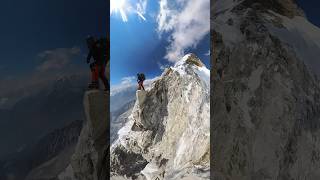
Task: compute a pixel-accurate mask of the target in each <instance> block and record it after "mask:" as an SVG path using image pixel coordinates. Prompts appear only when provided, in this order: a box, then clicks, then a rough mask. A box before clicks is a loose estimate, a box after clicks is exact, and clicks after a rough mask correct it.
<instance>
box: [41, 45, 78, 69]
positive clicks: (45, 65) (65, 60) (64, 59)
mask: <svg viewBox="0 0 320 180" xmlns="http://www.w3.org/2000/svg"><path fill="white" fill-rule="evenodd" d="M79 54H80V48H78V47H72V48H58V49H52V50H46V51H43V52H41V53H39V54H38V58H40V60H41V64H40V65H38V66H37V68H36V69H37V70H39V71H48V70H58V69H61V68H64V67H65V66H67V65H68V64H69V63H70V62H71V61H72V60H73V58H74V57H75V56H77V55H79Z"/></svg>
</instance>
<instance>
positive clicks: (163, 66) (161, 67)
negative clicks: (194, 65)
mask: <svg viewBox="0 0 320 180" xmlns="http://www.w3.org/2000/svg"><path fill="white" fill-rule="evenodd" d="M157 64H158V66H159V68H160V70H162V71H163V70H165V69H166V68H168V67H170V65H169V64H162V63H160V62H158V63H157Z"/></svg>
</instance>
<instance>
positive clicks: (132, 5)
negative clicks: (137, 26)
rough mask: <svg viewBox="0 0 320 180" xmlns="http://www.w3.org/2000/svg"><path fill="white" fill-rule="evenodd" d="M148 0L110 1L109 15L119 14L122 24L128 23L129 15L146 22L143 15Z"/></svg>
mask: <svg viewBox="0 0 320 180" xmlns="http://www.w3.org/2000/svg"><path fill="white" fill-rule="evenodd" d="M147 3H148V0H111V1H110V15H116V14H120V16H121V18H122V21H123V22H128V16H129V15H130V14H136V15H138V17H140V18H141V19H142V20H144V21H146V18H145V14H146V9H147Z"/></svg>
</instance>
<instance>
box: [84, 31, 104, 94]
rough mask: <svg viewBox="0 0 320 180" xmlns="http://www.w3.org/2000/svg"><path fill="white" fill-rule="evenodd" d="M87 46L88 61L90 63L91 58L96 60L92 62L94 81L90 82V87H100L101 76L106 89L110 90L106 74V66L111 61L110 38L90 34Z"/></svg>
mask: <svg viewBox="0 0 320 180" xmlns="http://www.w3.org/2000/svg"><path fill="white" fill-rule="evenodd" d="M87 46H88V49H89V53H88V56H87V63H88V64H89V63H90V61H91V58H93V60H94V61H93V62H92V63H91V64H90V69H91V76H92V77H91V78H92V81H91V83H90V84H89V89H99V78H100V79H101V80H102V82H103V84H104V88H105V91H109V89H110V85H109V82H108V79H107V78H106V75H105V68H106V65H107V63H108V61H109V47H108V46H109V39H108V38H101V39H96V38H95V37H93V36H88V37H87Z"/></svg>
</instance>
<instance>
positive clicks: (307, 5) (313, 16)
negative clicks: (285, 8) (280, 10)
mask: <svg viewBox="0 0 320 180" xmlns="http://www.w3.org/2000/svg"><path fill="white" fill-rule="evenodd" d="M297 3H298V5H299V7H301V8H302V9H303V10H304V12H305V14H306V15H307V18H308V19H309V21H310V22H312V23H313V24H314V25H316V26H318V27H320V18H319V17H320V12H319V9H320V1H319V0H308V1H306V0H297Z"/></svg>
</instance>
